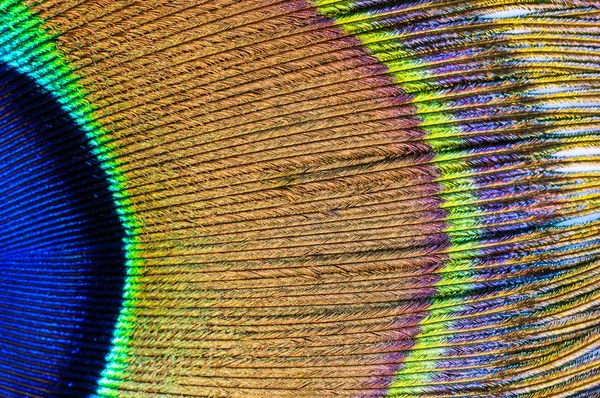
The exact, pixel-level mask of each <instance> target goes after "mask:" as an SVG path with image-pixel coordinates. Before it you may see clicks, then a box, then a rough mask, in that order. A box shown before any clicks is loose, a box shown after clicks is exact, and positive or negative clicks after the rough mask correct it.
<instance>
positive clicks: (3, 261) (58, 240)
mask: <svg viewBox="0 0 600 398" xmlns="http://www.w3.org/2000/svg"><path fill="white" fill-rule="evenodd" d="M0 233H1V235H0V396H2V397H24V396H28V397H79V396H86V395H88V394H89V393H91V392H94V390H95V388H96V382H97V380H98V378H99V376H100V373H101V372H102V370H103V369H104V366H105V357H106V355H107V354H108V351H109V348H110V340H111V338H112V333H113V330H114V326H115V322H116V319H117V316H118V312H119V309H120V306H121V301H122V291H123V283H124V278H125V266H124V264H125V259H124V253H123V244H122V239H123V236H124V231H123V228H122V226H121V224H120V222H119V218H118V216H117V214H116V212H115V206H114V203H113V200H112V198H111V195H110V192H109V190H108V183H107V176H106V173H105V172H104V171H103V170H102V168H101V167H100V165H99V163H98V161H97V160H96V159H95V158H94V156H93V155H92V154H91V152H90V146H89V144H88V142H87V140H86V137H85V134H84V133H83V132H82V131H81V129H80V128H78V126H77V124H76V123H75V122H74V121H73V120H72V118H71V117H70V116H69V115H68V114H67V113H66V112H64V111H63V110H62V109H61V107H60V106H59V104H58V103H57V102H56V100H55V99H54V98H53V97H52V95H50V94H48V93H45V92H44V91H43V90H42V89H41V88H40V87H39V86H38V85H37V84H36V83H35V82H34V81H33V80H32V79H30V78H28V77H27V76H24V75H22V74H19V73H17V72H16V71H14V70H13V69H11V68H9V67H7V66H6V65H4V64H0Z"/></svg>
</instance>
